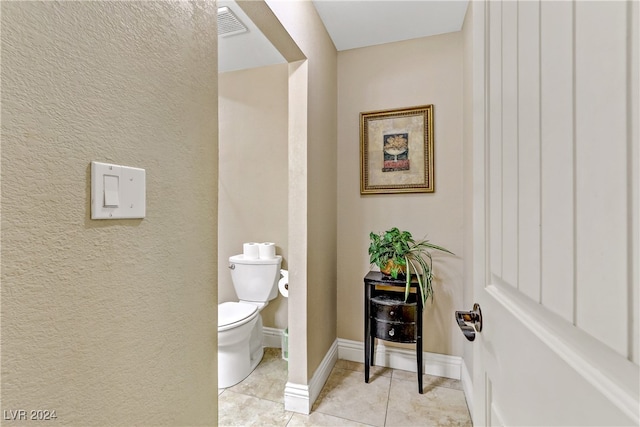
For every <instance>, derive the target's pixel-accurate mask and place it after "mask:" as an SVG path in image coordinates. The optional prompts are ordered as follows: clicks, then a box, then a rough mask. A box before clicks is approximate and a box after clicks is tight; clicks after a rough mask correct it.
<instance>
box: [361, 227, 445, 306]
mask: <svg viewBox="0 0 640 427" xmlns="http://www.w3.org/2000/svg"><path fill="white" fill-rule="evenodd" d="M369 238H370V239H371V243H370V245H369V261H370V262H371V263H372V264H375V265H377V266H378V267H379V268H380V271H381V272H382V273H383V274H387V275H389V276H391V277H393V278H394V279H398V278H400V277H401V276H405V278H406V288H405V293H404V299H405V301H406V300H407V299H408V297H409V291H410V289H411V277H412V274H413V275H414V276H415V277H416V278H417V282H418V288H420V295H421V297H422V303H423V304H425V303H426V302H427V299H429V297H433V287H432V282H433V259H432V257H431V252H430V251H429V250H430V249H435V250H439V251H443V252H447V253H450V254H452V255H453V252H451V251H449V250H448V249H445V248H443V247H442V246H438V245H434V244H433V243H430V242H429V241H428V240H419V241H416V240H414V238H413V236H411V233H409V232H408V231H400V230H399V229H398V228H396V227H393V228H391V229H390V230H387V231H385V232H384V233H379V234H376V233H373V232H371V233H370V234H369Z"/></svg>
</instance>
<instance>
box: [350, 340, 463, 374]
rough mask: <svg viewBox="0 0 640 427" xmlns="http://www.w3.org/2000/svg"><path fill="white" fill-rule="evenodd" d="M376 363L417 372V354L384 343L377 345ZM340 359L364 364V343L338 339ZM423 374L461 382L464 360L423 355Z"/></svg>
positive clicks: (443, 355) (454, 357)
mask: <svg viewBox="0 0 640 427" xmlns="http://www.w3.org/2000/svg"><path fill="white" fill-rule="evenodd" d="M375 351H376V353H375V357H374V362H375V365H376V366H386V367H387V368H393V369H402V370H404V371H410V372H416V371H417V366H416V352H415V351H414V350H406V349H403V348H397V347H388V346H385V345H384V343H382V342H378V344H376V350H375ZM338 358H339V359H344V360H350V361H352V362H360V363H364V343H363V342H361V341H351V340H345V339H342V338H338ZM422 364H423V365H422V372H423V373H425V374H429V375H435V376H438V377H445V378H452V379H455V380H459V379H460V376H461V370H462V369H461V368H462V358H461V357H459V356H449V355H445V354H436V353H427V352H423V353H422Z"/></svg>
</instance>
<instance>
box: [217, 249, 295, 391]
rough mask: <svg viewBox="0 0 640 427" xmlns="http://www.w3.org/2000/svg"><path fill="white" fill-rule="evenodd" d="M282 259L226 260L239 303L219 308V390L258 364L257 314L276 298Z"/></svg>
mask: <svg viewBox="0 0 640 427" xmlns="http://www.w3.org/2000/svg"><path fill="white" fill-rule="evenodd" d="M281 264H282V257H281V256H280V255H276V256H275V258H272V259H263V258H248V257H245V256H244V255H234V256H232V257H230V258H229V269H230V270H231V280H232V281H233V287H234V288H235V289H236V293H237V294H238V299H239V300H240V301H239V302H223V303H222V304H219V305H218V387H219V388H226V387H231V386H232V385H234V384H237V383H239V382H240V381H242V380H243V379H245V378H246V377H247V376H248V375H249V374H250V373H251V372H252V371H253V370H254V369H255V367H256V366H257V365H258V363H260V360H262V355H263V353H264V350H263V349H262V317H261V316H260V311H261V310H262V309H263V308H264V307H265V306H266V305H267V304H268V303H269V301H271V300H272V299H274V298H275V297H276V296H278V280H279V279H280V265H281Z"/></svg>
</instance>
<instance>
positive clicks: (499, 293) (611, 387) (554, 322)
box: [485, 277, 640, 424]
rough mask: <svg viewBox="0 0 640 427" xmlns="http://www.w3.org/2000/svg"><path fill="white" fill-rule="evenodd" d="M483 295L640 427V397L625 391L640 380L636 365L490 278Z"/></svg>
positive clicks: (511, 288) (500, 282)
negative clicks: (519, 323)
mask: <svg viewBox="0 0 640 427" xmlns="http://www.w3.org/2000/svg"><path fill="white" fill-rule="evenodd" d="M485 291H486V293H487V295H489V296H490V297H492V298H493V299H495V300H496V302H497V303H498V304H500V305H501V306H502V307H504V308H505V309H506V310H507V311H509V313H510V314H511V315H512V316H513V317H514V318H516V319H518V320H519V321H520V322H521V323H522V326H523V327H524V328H526V329H528V330H529V331H530V332H531V333H533V334H534V335H535V336H536V337H537V338H538V339H540V340H541V341H542V342H543V343H544V344H545V345H546V346H547V347H548V348H549V349H550V350H551V351H553V352H554V353H555V354H556V355H557V356H558V357H559V358H561V359H562V360H564V361H565V362H566V363H567V365H568V366H569V367H570V368H572V369H573V370H575V371H576V372H577V373H578V374H579V375H580V376H581V377H582V378H584V379H585V380H586V381H588V382H589V383H590V384H592V385H593V386H594V387H595V388H596V389H597V390H599V391H600V392H601V393H602V395H603V396H604V397H606V398H607V399H608V400H609V401H610V402H611V403H612V404H613V405H615V406H616V407H617V408H618V409H620V410H621V411H622V412H624V414H625V415H627V416H628V417H629V418H631V419H632V420H633V422H634V423H635V424H640V415H639V414H638V401H639V400H640V393H639V390H638V388H637V387H636V389H635V390H630V389H629V388H628V383H629V378H638V377H639V376H640V368H639V367H638V366H637V365H635V364H633V363H632V362H630V361H629V360H627V359H625V358H624V357H622V356H621V355H619V354H618V353H616V352H615V351H613V350H612V349H610V348H609V347H607V346H605V345H604V344H602V343H601V342H600V341H598V340H596V339H595V338H593V337H592V336H590V335H589V334H587V333H586V332H584V331H582V330H581V329H579V328H576V327H575V326H573V325H572V324H570V323H569V322H567V321H566V320H564V319H563V318H561V317H560V316H558V315H557V314H555V313H553V312H551V311H550V310H548V309H546V308H545V307H543V306H542V305H540V304H537V303H535V302H534V301H532V300H531V299H529V298H527V297H526V296H524V295H522V294H520V293H518V292H517V291H516V290H515V289H513V287H511V286H510V285H508V284H506V283H504V282H502V281H501V280H500V279H499V278H497V277H493V278H492V284H491V285H489V286H487V287H486V288H485Z"/></svg>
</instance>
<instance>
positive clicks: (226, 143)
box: [218, 64, 289, 329]
mask: <svg viewBox="0 0 640 427" xmlns="http://www.w3.org/2000/svg"><path fill="white" fill-rule="evenodd" d="M288 73H289V71H288V65H287V64H280V65H272V66H269V67H260V68H254V69H250V70H243V71H234V72H229V73H222V74H220V75H219V80H218V81H219V91H218V94H219V104H218V107H219V140H220V143H219V145H220V153H219V158H220V170H219V174H220V176H219V179H220V180H219V186H218V188H219V194H218V200H219V203H218V216H219V217H218V265H220V266H221V268H220V269H219V270H218V301H219V302H224V301H237V300H238V297H237V295H236V293H235V290H234V288H233V282H232V281H231V275H230V274H229V269H227V268H226V266H227V265H228V264H229V262H228V261H229V256H231V255H235V254H239V253H242V243H243V242H275V243H276V245H277V253H278V254H279V255H282V256H283V263H282V268H287V266H288V263H287V258H288V251H287V248H288V241H287V239H288V234H287V206H288V201H287V199H288V191H287V185H288V169H287V166H288V161H287V149H288V108H287V104H288V95H287V93H288V89H287V86H288ZM262 319H263V322H264V325H265V326H269V327H275V328H279V329H284V328H286V327H287V300H286V298H284V297H283V296H282V295H280V294H278V297H277V298H276V299H275V300H273V301H271V302H270V303H269V305H268V306H266V307H265V308H264V310H263V311H262Z"/></svg>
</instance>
